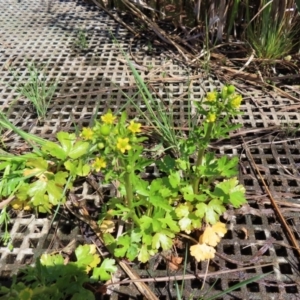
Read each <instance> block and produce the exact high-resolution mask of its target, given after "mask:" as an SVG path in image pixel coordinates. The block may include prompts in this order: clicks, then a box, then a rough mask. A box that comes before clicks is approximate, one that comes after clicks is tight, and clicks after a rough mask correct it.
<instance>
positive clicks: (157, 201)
mask: <svg viewBox="0 0 300 300" xmlns="http://www.w3.org/2000/svg"><path fill="white" fill-rule="evenodd" d="M149 202H150V203H151V204H152V205H153V206H155V207H157V208H158V207H159V208H162V209H163V210H165V211H171V210H172V206H171V205H170V204H169V203H168V200H167V199H166V198H164V197H162V196H160V195H150V196H149Z"/></svg>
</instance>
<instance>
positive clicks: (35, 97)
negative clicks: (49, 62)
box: [17, 63, 57, 120]
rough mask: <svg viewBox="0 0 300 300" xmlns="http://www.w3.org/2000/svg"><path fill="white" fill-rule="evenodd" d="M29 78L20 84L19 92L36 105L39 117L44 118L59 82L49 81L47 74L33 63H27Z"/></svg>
mask: <svg viewBox="0 0 300 300" xmlns="http://www.w3.org/2000/svg"><path fill="white" fill-rule="evenodd" d="M27 69H28V72H29V79H28V81H27V82H26V83H24V84H20V86H19V87H18V89H17V90H18V92H19V93H20V94H21V95H22V96H23V97H25V98H27V99H28V100H30V102H31V104H32V105H33V106H34V108H35V110H36V113H37V115H38V118H39V119H40V120H42V119H44V118H45V117H46V115H47V112H48V108H49V106H50V103H51V101H52V98H53V96H54V93H55V90H56V87H57V82H47V78H46V76H45V75H44V74H43V72H42V71H41V70H40V69H38V68H37V67H36V66H35V65H34V64H33V63H32V64H29V63H28V65H27Z"/></svg>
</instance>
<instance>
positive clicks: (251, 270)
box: [246, 266, 256, 273]
mask: <svg viewBox="0 0 300 300" xmlns="http://www.w3.org/2000/svg"><path fill="white" fill-rule="evenodd" d="M251 267H252V266H251ZM255 268H256V266H253V269H248V270H246V272H247V273H256V269H255Z"/></svg>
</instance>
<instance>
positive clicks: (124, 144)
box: [117, 138, 131, 153]
mask: <svg viewBox="0 0 300 300" xmlns="http://www.w3.org/2000/svg"><path fill="white" fill-rule="evenodd" d="M117 148H118V149H119V150H120V151H121V152H122V153H124V152H125V151H126V150H130V149H131V146H130V145H129V139H128V138H125V139H122V138H118V143H117Z"/></svg>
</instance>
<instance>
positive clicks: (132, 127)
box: [128, 121, 142, 133]
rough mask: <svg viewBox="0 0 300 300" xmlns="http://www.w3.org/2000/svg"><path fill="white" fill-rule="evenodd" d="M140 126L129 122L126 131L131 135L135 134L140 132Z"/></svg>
mask: <svg viewBox="0 0 300 300" xmlns="http://www.w3.org/2000/svg"><path fill="white" fill-rule="evenodd" d="M141 126H142V124H140V123H135V122H134V121H130V125H129V126H128V129H129V130H130V131H131V132H132V133H137V132H141Z"/></svg>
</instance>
